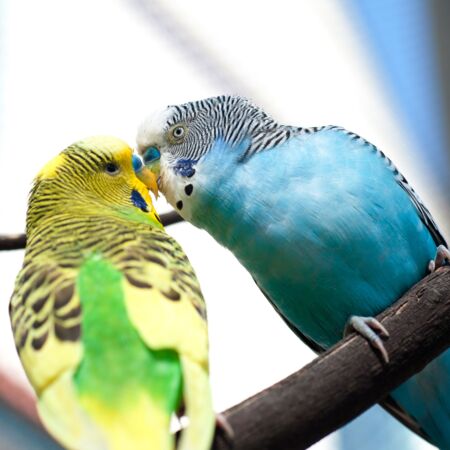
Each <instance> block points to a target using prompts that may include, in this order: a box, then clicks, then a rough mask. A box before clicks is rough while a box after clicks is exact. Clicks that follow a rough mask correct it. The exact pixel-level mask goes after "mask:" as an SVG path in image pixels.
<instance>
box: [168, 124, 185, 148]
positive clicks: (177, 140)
mask: <svg viewBox="0 0 450 450" xmlns="http://www.w3.org/2000/svg"><path fill="white" fill-rule="evenodd" d="M187 131H188V129H187V127H186V126H185V125H184V124H177V125H173V126H172V127H171V128H169V132H168V135H167V139H168V141H169V142H170V143H171V144H173V145H176V144H181V143H182V142H183V141H184V139H186V134H187Z"/></svg>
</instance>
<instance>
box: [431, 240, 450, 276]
mask: <svg viewBox="0 0 450 450" xmlns="http://www.w3.org/2000/svg"><path fill="white" fill-rule="evenodd" d="M449 262H450V251H449V250H448V248H447V247H446V246H445V245H440V246H439V247H438V248H437V249H436V256H435V257H434V260H433V259H432V260H431V261H430V262H429V263H428V270H429V271H430V272H434V271H435V270H437V269H439V267H442V266H446V265H448V264H449Z"/></svg>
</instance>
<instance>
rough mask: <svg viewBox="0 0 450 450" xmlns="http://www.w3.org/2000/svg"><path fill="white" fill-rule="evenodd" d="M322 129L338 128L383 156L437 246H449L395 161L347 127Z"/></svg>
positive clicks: (333, 128) (319, 129)
mask: <svg viewBox="0 0 450 450" xmlns="http://www.w3.org/2000/svg"><path fill="white" fill-rule="evenodd" d="M321 130H336V131H337V132H341V133H344V134H346V135H347V136H349V138H350V139H351V140H352V141H355V142H358V143H360V144H363V145H364V146H367V147H368V148H370V149H371V150H372V151H373V152H374V153H375V154H376V155H378V156H379V157H381V158H383V159H384V160H385V161H386V168H387V169H388V170H390V171H391V172H392V175H393V176H394V177H395V180H396V181H397V183H398V184H399V186H400V187H401V188H402V189H403V190H404V191H405V192H406V193H407V194H408V196H409V198H410V200H411V202H412V203H413V205H414V206H415V208H416V210H417V214H418V215H419V217H420V219H421V221H422V222H423V224H424V225H425V226H426V227H427V229H428V231H429V232H430V234H431V236H432V237H433V240H434V242H435V243H436V246H438V245H445V246H446V247H447V242H446V240H445V238H444V236H443V235H442V232H441V231H440V230H439V227H438V226H437V224H436V222H435V221H434V219H433V216H432V215H431V213H430V211H429V210H428V208H427V207H426V206H425V204H424V203H423V201H422V200H421V199H420V197H419V196H418V195H417V193H416V192H415V191H414V189H413V188H412V186H411V185H410V184H409V183H408V181H407V179H406V178H405V177H404V176H403V175H402V174H401V173H400V171H399V170H398V169H397V167H395V165H394V163H393V162H392V161H391V159H390V158H388V157H387V156H386V155H385V154H384V153H383V152H382V151H381V150H380V149H378V148H377V147H376V146H375V145H373V144H371V143H370V142H369V141H367V140H365V139H364V138H362V137H361V136H359V135H358V134H356V133H353V132H351V131H348V130H346V129H345V128H342V127H338V126H334V125H329V126H325V127H319V128H315V129H314V132H317V131H321Z"/></svg>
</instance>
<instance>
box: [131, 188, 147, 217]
mask: <svg viewBox="0 0 450 450" xmlns="http://www.w3.org/2000/svg"><path fill="white" fill-rule="evenodd" d="M131 201H132V202H133V205H134V206H137V207H138V208H139V209H140V210H142V211H144V212H148V205H147V202H146V201H145V200H144V198H143V197H142V195H141V194H140V193H139V192H138V191H136V190H135V189H133V190H132V191H131Z"/></svg>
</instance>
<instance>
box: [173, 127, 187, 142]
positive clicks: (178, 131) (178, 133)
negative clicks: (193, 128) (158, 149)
mask: <svg viewBox="0 0 450 450" xmlns="http://www.w3.org/2000/svg"><path fill="white" fill-rule="evenodd" d="M172 135H173V137H174V138H175V139H181V138H182V137H183V136H184V128H183V127H175V128H174V129H173V131H172Z"/></svg>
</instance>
